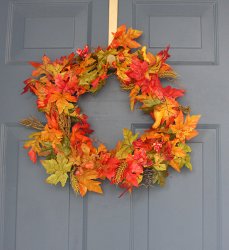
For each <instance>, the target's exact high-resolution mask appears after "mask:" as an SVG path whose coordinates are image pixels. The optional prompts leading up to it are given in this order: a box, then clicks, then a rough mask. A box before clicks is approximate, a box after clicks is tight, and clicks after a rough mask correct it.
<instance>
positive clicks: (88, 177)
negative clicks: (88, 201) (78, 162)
mask: <svg viewBox="0 0 229 250" xmlns="http://www.w3.org/2000/svg"><path fill="white" fill-rule="evenodd" d="M76 177H77V181H78V185H79V193H80V195H81V196H84V195H85V194H86V193H87V191H92V192H95V193H100V194H102V193H103V191H102V188H101V186H100V184H101V182H100V181H96V180H95V179H97V178H98V172H97V171H96V170H93V169H89V170H85V171H83V173H82V174H79V175H76Z"/></svg>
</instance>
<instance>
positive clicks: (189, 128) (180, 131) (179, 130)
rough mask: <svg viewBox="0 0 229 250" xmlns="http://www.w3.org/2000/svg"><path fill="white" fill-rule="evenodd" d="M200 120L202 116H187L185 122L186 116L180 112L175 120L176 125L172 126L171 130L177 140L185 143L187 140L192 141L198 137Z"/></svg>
mask: <svg viewBox="0 0 229 250" xmlns="http://www.w3.org/2000/svg"><path fill="white" fill-rule="evenodd" d="M199 119H200V115H192V116H190V115H187V116H186V119H185V120H184V115H183V113H182V112H181V111H180V112H179V114H178V116H177V118H176V119H175V124H171V125H170V128H171V130H172V132H173V133H175V134H176V138H178V139H179V140H180V141H181V142H185V140H190V139H191V138H193V137H195V136H197V135H198V131H197V130H195V128H196V126H197V123H198V121H199Z"/></svg>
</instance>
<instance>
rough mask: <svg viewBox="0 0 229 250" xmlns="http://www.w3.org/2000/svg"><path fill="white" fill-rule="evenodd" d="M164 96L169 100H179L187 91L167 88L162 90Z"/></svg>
mask: <svg viewBox="0 0 229 250" xmlns="http://www.w3.org/2000/svg"><path fill="white" fill-rule="evenodd" d="M162 92H163V95H164V96H165V97H169V98H174V99H176V98H178V97H181V96H183V95H184V92H185V90H183V89H176V88H172V87H171V86H167V87H165V88H163V89H162Z"/></svg>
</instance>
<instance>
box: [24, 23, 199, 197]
mask: <svg viewBox="0 0 229 250" xmlns="http://www.w3.org/2000/svg"><path fill="white" fill-rule="evenodd" d="M141 34H142V32H141V31H139V30H135V29H132V28H129V29H128V30H127V28H126V26H125V25H122V26H120V27H119V28H118V29H117V32H116V33H114V34H113V40H112V42H111V43H110V45H109V46H108V47H107V48H105V49H103V48H101V47H98V48H97V49H95V50H94V51H91V52H90V51H89V48H88V46H85V47H84V48H83V49H78V50H77V51H76V53H71V54H70V55H68V56H63V57H61V58H59V59H56V60H55V61H51V60H50V58H49V57H47V56H46V55H44V56H43V58H42V62H41V63H38V62H30V64H31V65H32V66H33V67H34V68H35V69H34V70H33V71H32V75H31V77H29V78H28V79H27V80H25V81H24V83H25V87H24V91H23V93H25V92H27V91H30V92H32V93H33V94H35V95H36V96H37V108H38V110H39V111H40V112H43V113H44V114H45V117H46V120H47V121H46V123H45V124H43V123H42V122H40V121H39V120H38V119H36V118H35V117H29V118H27V119H23V120H22V121H21V124H23V125H25V126H28V127H32V128H34V129H36V130H38V131H37V132H35V133H32V134H30V135H29V140H27V141H26V142H25V144H24V147H25V148H26V149H28V155H29V157H30V159H31V160H32V162H34V163H36V161H37V156H40V157H43V158H42V160H41V164H42V166H43V167H44V168H45V170H46V172H47V174H48V175H49V176H48V177H47V179H46V182H47V183H49V184H54V185H56V184H58V183H60V184H61V186H62V187H64V186H65V184H66V182H67V180H68V178H69V179H70V184H71V187H72V189H73V190H74V191H75V192H76V193H79V194H80V195H81V196H84V195H85V194H86V193H87V191H93V192H97V193H102V188H101V183H102V181H103V180H106V179H108V180H109V181H110V183H111V184H115V185H117V186H119V187H121V188H123V189H124V192H123V193H125V192H126V191H130V192H131V191H132V189H133V188H134V187H139V186H141V185H144V186H146V187H149V186H151V185H154V184H159V185H160V186H163V185H164V184H165V180H166V178H167V176H168V169H169V168H173V169H175V170H176V171H178V172H180V171H181V169H182V168H183V167H184V166H186V167H187V168H188V169H190V170H191V169H192V165H191V162H190V152H191V148H190V146H188V145H187V144H186V141H187V140H190V139H191V138H193V137H194V136H196V135H197V134H198V132H197V131H196V130H195V128H196V125H197V123H198V120H199V118H200V115H192V116H190V114H189V113H190V108H189V107H186V106H182V105H181V104H180V103H179V102H178V101H177V98H178V97H181V96H183V95H184V90H182V89H177V88H173V87H171V86H166V87H163V86H162V84H161V79H165V80H171V79H175V78H177V73H176V72H175V71H174V70H173V69H172V67H171V66H170V65H168V64H167V63H166V60H167V59H168V58H169V56H170V55H169V47H167V48H166V49H164V50H162V51H160V52H159V53H158V54H156V55H153V54H152V53H150V52H147V50H146V47H145V46H144V47H141V45H140V44H139V43H138V42H136V40H135V39H136V38H138V37H139V36H141ZM113 74H114V75H116V76H117V77H118V79H119V81H120V84H121V88H122V89H123V90H126V91H129V92H130V94H129V97H130V109H131V110H132V111H133V110H134V105H135V103H136V102H139V103H141V104H140V105H141V107H140V109H141V110H143V111H144V112H145V113H147V114H148V115H150V116H151V117H152V119H153V124H152V126H151V128H150V129H149V130H146V131H145V132H144V133H143V134H141V135H138V134H133V133H132V132H131V130H129V129H127V128H124V129H123V140H122V141H119V142H118V143H117V145H116V147H115V148H114V149H112V150H108V149H107V148H106V147H105V145H103V144H100V145H99V146H97V147H96V146H95V145H94V144H95V143H94V141H93V139H92V138H91V137H90V134H91V133H92V132H93V130H91V127H90V124H89V123H88V121H87V118H88V117H87V116H86V115H85V114H83V113H82V112H81V110H80V108H79V106H78V105H77V102H78V100H79V97H80V96H82V95H83V94H85V93H88V92H89V93H96V92H98V91H99V90H100V89H101V88H102V87H103V86H104V85H105V83H106V79H107V78H108V77H109V76H110V75H113ZM170 82H171V81H170Z"/></svg>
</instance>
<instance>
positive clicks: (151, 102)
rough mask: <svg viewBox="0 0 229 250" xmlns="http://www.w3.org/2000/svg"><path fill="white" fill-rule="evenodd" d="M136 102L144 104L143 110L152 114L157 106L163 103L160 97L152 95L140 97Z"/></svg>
mask: <svg viewBox="0 0 229 250" xmlns="http://www.w3.org/2000/svg"><path fill="white" fill-rule="evenodd" d="M136 100H138V101H140V102H142V103H143V105H142V106H141V109H142V110H144V111H145V112H152V111H153V109H154V108H155V106H156V105H159V104H161V103H162V101H161V100H160V99H159V98H158V97H155V96H151V95H139V96H137V97H136Z"/></svg>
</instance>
